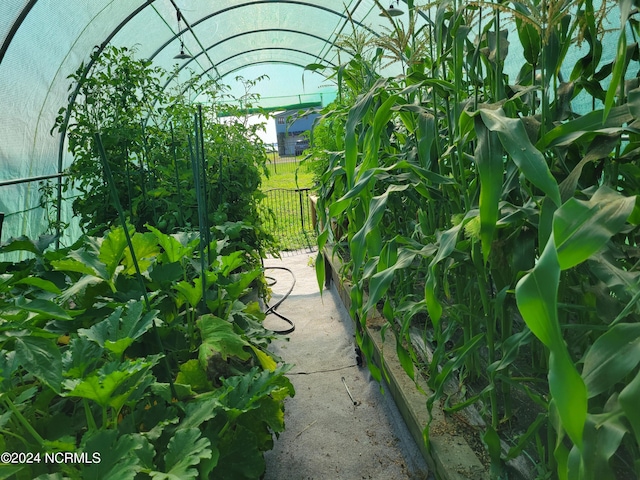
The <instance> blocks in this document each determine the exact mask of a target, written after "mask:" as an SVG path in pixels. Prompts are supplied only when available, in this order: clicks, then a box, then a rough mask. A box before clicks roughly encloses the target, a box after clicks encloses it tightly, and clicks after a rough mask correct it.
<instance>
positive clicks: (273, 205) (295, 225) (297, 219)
mask: <svg viewBox="0 0 640 480" xmlns="http://www.w3.org/2000/svg"><path fill="white" fill-rule="evenodd" d="M310 192H311V189H310V188H297V189H286V188H273V189H270V190H267V191H265V192H264V193H265V195H266V197H267V198H266V199H265V204H266V206H267V207H268V208H269V209H270V210H271V212H273V215H269V216H268V218H266V219H265V222H266V225H267V229H268V230H269V231H270V232H271V233H272V234H273V236H274V237H276V239H277V240H278V242H279V243H280V246H281V249H282V250H283V251H289V250H299V249H302V248H309V249H311V248H313V247H314V246H315V244H316V233H315V225H314V222H315V220H313V219H314V218H315V217H314V216H313V213H312V209H313V206H312V204H311V199H310V198H309V196H310Z"/></svg>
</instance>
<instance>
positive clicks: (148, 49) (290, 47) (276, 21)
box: [0, 0, 611, 239]
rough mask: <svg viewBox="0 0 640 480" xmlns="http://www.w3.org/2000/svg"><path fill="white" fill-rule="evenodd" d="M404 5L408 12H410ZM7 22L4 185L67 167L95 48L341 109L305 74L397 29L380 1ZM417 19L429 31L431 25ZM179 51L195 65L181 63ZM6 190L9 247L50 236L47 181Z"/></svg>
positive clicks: (94, 6) (18, 12)
mask: <svg viewBox="0 0 640 480" xmlns="http://www.w3.org/2000/svg"><path fill="white" fill-rule="evenodd" d="M392 3H395V2H392ZM425 4H426V2H425ZM385 6H386V2H385ZM398 6H399V7H400V8H405V9H406V2H404V1H403V2H398ZM178 10H179V11H180V12H181V18H180V21H178V16H177V11H178ZM0 13H1V15H0V53H1V54H2V58H0V107H1V110H0V140H1V141H0V182H7V181H11V180H15V179H24V178H30V177H33V176H39V175H49V174H55V173H58V172H61V171H64V169H65V168H67V167H68V166H69V164H70V162H71V161H72V159H71V157H70V155H69V154H68V153H67V152H66V148H64V145H63V146H62V148H61V139H60V136H59V135H58V134H55V133H54V134H53V135H52V134H51V133H50V131H51V129H52V127H53V125H54V120H55V118H56V115H58V111H59V109H60V108H61V107H64V106H65V105H66V104H67V102H68V96H69V94H70V92H69V90H68V88H69V85H70V80H69V79H68V76H69V75H70V74H71V73H73V72H74V71H76V70H77V69H78V67H79V66H80V65H81V64H82V63H83V62H85V63H86V62H88V61H89V60H90V58H91V54H92V52H94V51H96V48H98V49H99V48H102V47H104V46H106V45H108V44H111V45H115V46H127V47H133V48H135V49H136V51H137V55H138V56H139V57H140V58H151V59H152V60H153V63H154V64H155V65H158V66H160V67H163V68H164V69H166V70H172V69H173V68H174V66H176V65H178V66H179V67H184V68H182V70H180V74H179V75H178V76H177V77H176V81H181V80H184V79H186V78H188V77H189V76H191V75H205V76H208V77H210V78H213V79H218V78H221V79H222V81H223V82H224V83H228V84H231V85H234V78H235V77H236V76H237V75H240V76H245V77H246V78H255V77H257V76H259V75H267V76H268V79H267V80H266V81H265V82H264V83H262V84H260V85H259V89H258V91H257V92H256V93H259V94H260V95H262V96H263V97H265V98H268V99H270V100H268V101H266V102H265V103H266V105H265V106H266V107H268V108H275V107H277V106H278V103H280V104H281V105H287V106H288V105H290V104H291V103H296V101H298V100H296V97H298V98H302V97H301V96H307V98H311V97H313V98H314V99H313V100H312V101H314V102H317V101H318V98H319V101H320V102H321V103H325V102H327V101H330V100H332V99H333V98H334V97H335V91H336V87H335V85H333V84H327V83H326V82H325V80H324V78H322V76H321V75H318V74H312V73H309V72H307V73H304V69H303V67H304V66H305V65H308V64H311V63H322V64H325V65H329V66H331V65H337V64H339V63H344V62H345V61H346V60H348V59H349V57H350V52H349V51H348V50H339V49H337V48H336V47H337V46H339V44H340V42H339V39H340V37H341V36H343V35H348V34H350V33H351V32H352V31H353V30H354V29H359V30H360V31H361V32H365V33H367V34H368V35H370V36H374V37H375V36H380V35H384V34H385V33H387V32H388V31H389V27H390V23H389V19H388V18H384V17H380V16H379V14H380V4H376V2H375V1H373V0H351V1H346V2H344V1H342V0H329V1H312V0H304V1H298V0H284V1H275V0H253V1H240V0H217V1H215V2H210V1H206V2H205V1H188V0H68V1H64V2H61V1H60V0H30V1H18V0H4V1H3V2H2V4H1V5H0ZM405 15H406V14H405ZM420 15H424V12H422V13H421V14H420ZM402 18H403V17H400V21H402ZM417 18H418V22H417V25H416V30H419V29H420V28H422V27H424V25H426V20H425V19H424V18H422V17H420V16H419V15H418V17H417ZM181 48H183V49H184V52H185V53H186V54H188V55H190V58H185V59H177V58H175V56H176V54H178V53H179V52H180V50H181ZM609 56H611V55H609ZM512 74H514V75H515V73H512ZM291 100H293V102H292V101H291ZM53 182H54V183H55V180H53ZM0 188H1V190H0V212H5V213H6V214H7V218H6V220H5V225H4V231H3V233H2V237H3V239H6V238H8V237H9V236H18V235H30V236H37V235H38V234H40V233H42V232H43V231H44V230H45V229H46V225H47V222H46V214H45V212H43V211H42V210H41V209H38V208H37V206H38V204H39V199H40V192H39V185H38V183H36V182H28V183H22V184H19V185H11V186H6V185H3V186H2V187H0ZM65 208H66V210H65V211H64V212H63V215H64V216H66V217H67V218H65V219H63V220H65V221H67V222H70V221H72V219H71V217H70V215H71V212H70V210H69V207H68V206H66V207H65Z"/></svg>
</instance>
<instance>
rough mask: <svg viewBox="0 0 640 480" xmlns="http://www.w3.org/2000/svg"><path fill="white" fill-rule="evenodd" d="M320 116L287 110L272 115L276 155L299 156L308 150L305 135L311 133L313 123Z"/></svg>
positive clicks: (312, 112) (315, 112)
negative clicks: (276, 148)
mask: <svg viewBox="0 0 640 480" xmlns="http://www.w3.org/2000/svg"><path fill="white" fill-rule="evenodd" d="M319 115H320V114H319V113H318V112H317V111H313V110H312V111H309V110H307V111H306V112H305V114H304V115H300V111H299V110H287V111H284V112H281V113H277V114H275V115H274V119H275V122H276V137H277V142H278V154H279V155H280V156H292V155H301V154H302V152H304V151H305V150H306V149H307V148H309V138H308V136H307V135H305V133H306V132H309V131H311V129H312V128H313V122H314V121H315V119H316V118H317V117H318V116H319Z"/></svg>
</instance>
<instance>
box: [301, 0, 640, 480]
mask: <svg viewBox="0 0 640 480" xmlns="http://www.w3.org/2000/svg"><path fill="white" fill-rule="evenodd" d="M616 6H617V5H616V4H615V3H613V2H601V3H600V4H594V2H591V1H582V0H577V1H572V2H570V1H557V2H556V1H544V2H529V1H521V2H508V3H503V2H484V1H481V2H464V3H463V2H456V1H448V2H435V3H433V4H428V5H423V6H418V5H417V2H412V1H409V2H408V7H409V19H408V21H406V22H407V23H406V25H405V24H403V23H402V22H401V21H399V20H393V19H389V20H390V21H391V22H392V24H391V26H390V29H389V32H390V33H389V36H388V38H383V39H382V40H380V39H378V40H377V41H376V42H377V43H376V45H377V47H378V48H379V49H378V50H376V51H375V53H373V54H371V55H370V56H369V57H366V56H363V55H359V56H358V55H356V56H355V57H354V59H353V60H351V61H350V62H349V63H348V64H345V65H343V66H341V67H339V68H337V69H336V70H335V73H334V74H333V75H334V77H333V78H335V79H336V81H338V82H340V83H341V85H342V86H343V87H342V88H343V89H344V90H348V93H347V94H345V95H343V101H342V103H337V104H336V105H334V106H332V107H331V109H330V110H328V111H327V112H326V114H325V117H324V119H323V121H324V122H327V124H330V125H331V128H336V127H338V128H340V129H341V135H339V136H340V137H341V138H342V139H343V143H342V142H339V145H338V151H335V150H334V151H333V152H332V153H327V156H326V157H325V161H326V162H327V166H326V168H325V171H324V174H323V175H322V176H321V185H320V188H319V193H320V201H319V215H320V217H321V220H322V224H323V225H324V227H325V228H324V231H322V232H321V233H320V235H319V245H320V247H321V250H322V247H324V246H325V244H326V243H327V242H329V241H333V242H335V243H337V244H340V243H342V248H344V249H345V250H346V252H347V260H348V262H347V267H346V269H347V272H346V273H347V274H348V275H349V276H350V277H351V280H352V282H353V284H354V288H353V290H352V294H351V296H352V298H351V299H352V302H353V303H352V312H351V313H352V315H353V316H354V317H355V318H357V319H358V321H359V322H360V325H361V328H360V329H359V332H358V341H359V342H360V344H361V347H362V350H363V352H364V353H365V354H366V355H368V356H371V355H372V353H373V350H372V349H373V347H372V345H371V344H370V343H369V340H368V339H367V336H366V335H363V334H362V333H363V331H364V327H365V325H366V319H367V315H368V314H369V313H370V311H371V310H372V309H374V308H378V309H380V310H381V312H382V313H383V315H384V316H385V317H386V319H387V320H388V325H387V326H386V327H385V329H386V330H391V331H392V332H393V334H394V336H395V339H396V347H397V348H396V350H397V353H398V356H399V358H400V360H401V362H402V364H403V366H404V368H405V370H406V371H407V373H408V374H409V375H410V376H412V377H413V376H415V375H417V374H418V373H421V374H423V375H425V377H426V378H427V380H428V384H429V386H430V387H431V389H432V394H431V395H430V396H429V397H428V399H427V406H428V407H429V408H430V409H431V408H433V406H434V405H435V403H436V402H443V404H444V407H445V410H446V411H447V412H449V413H455V412H457V411H459V410H462V409H463V408H465V407H467V406H469V405H471V404H475V405H476V406H477V407H478V408H479V409H480V411H481V412H483V413H484V414H485V415H484V417H485V419H486V424H485V426H484V427H483V428H481V431H480V432H479V435H480V436H481V438H482V440H483V441H484V443H485V446H486V448H487V451H488V454H489V457H490V458H491V466H490V467H491V472H492V475H494V476H495V477H499V476H503V475H505V474H507V473H506V472H507V470H506V469H508V461H509V460H511V459H512V458H514V457H515V456H518V455H520V454H522V453H523V452H526V454H527V455H530V456H531V455H533V456H536V458H537V459H536V460H535V462H534V463H535V468H538V469H539V471H538V473H539V474H540V475H550V474H552V472H553V473H554V474H556V475H557V476H558V477H559V478H584V479H588V478H616V475H618V478H625V475H626V476H633V475H638V474H639V473H640V470H639V468H640V465H639V464H638V460H637V459H638V458H640V450H639V445H640V443H639V442H638V440H639V439H640V436H639V433H640V424H639V423H638V420H637V414H636V413H635V411H634V410H633V408H632V405H634V404H637V403H638V401H640V391H639V390H638V385H639V384H638V378H639V377H638V375H639V374H640V372H639V370H638V364H639V363H640V357H639V356H638V353H637V347H636V345H637V344H638V343H637V342H638V338H639V337H638V332H637V328H636V324H637V314H638V308H637V300H638V298H639V297H638V295H639V294H638V293H637V292H638V272H637V254H636V241H635V238H636V232H637V228H636V225H637V223H638V209H637V208H636V195H637V192H638V189H637V187H638V184H637V180H636V179H637V178H638V176H637V175H638V174H637V169H636V167H635V166H634V161H635V160H636V158H637V133H636V130H635V127H634V122H636V121H637V118H638V114H637V112H638V111H639V110H638V109H637V107H636V104H637V101H638V92H640V90H638V83H637V79H630V78H629V73H632V72H633V71H634V70H632V69H631V65H634V66H635V64H636V63H637V54H636V52H637V49H638V45H637V43H636V42H635V34H636V33H637V31H636V30H637V29H636V27H637V23H636V22H635V20H633V17H632V15H634V14H635V13H634V12H633V11H632V10H631V2H626V1H623V2H620V4H619V8H620V10H619V12H620V17H621V18H620V23H619V29H618V30H617V31H615V32H614V31H611V32H608V33H607V32H605V27H604V25H605V23H606V20H607V19H609V20H610V19H611V16H612V15H614V13H612V12H614V7H616ZM417 15H421V16H422V19H426V23H424V26H423V27H422V28H421V29H418V28H417V27H416V25H418V22H417V20H418V18H417ZM630 35H632V36H633V40H632V41H631V42H629V40H628V39H629V36H630ZM612 38H614V39H617V44H618V46H617V51H616V53H617V55H616V57H615V58H614V59H613V60H612V61H611V62H610V63H604V62H603V60H602V59H603V45H604V44H605V40H607V41H611V39H612ZM385 42H386V44H385ZM514 42H519V43H520V46H521V47H522V57H520V58H519V57H515V58H516V59H517V61H519V62H521V67H520V68H519V70H516V71H517V74H516V77H515V78H509V76H508V75H507V73H506V72H507V71H508V68H507V67H508V66H509V61H510V58H512V57H514V55H513V54H512V53H511V46H512V44H513V43H514ZM354 43H355V41H354ZM399 46H401V47H402V48H399ZM572 49H576V50H575V51H576V52H577V53H578V55H579V56H578V57H577V60H576V61H575V64H573V65H572V64H570V60H568V59H569V58H571V57H570V55H569V53H570V50H572ZM571 53H573V52H571ZM389 56H392V57H394V58H395V59H396V60H397V61H399V62H402V63H403V72H404V74H403V75H402V76H399V77H391V78H387V77H383V76H381V75H380V74H379V73H378V67H379V65H380V60H381V58H385V57H389ZM312 68H316V67H312ZM567 72H570V73H569V74H567ZM585 99H586V100H587V102H586V103H590V105H591V109H592V111H590V112H588V113H584V112H582V113H580V112H578V111H575V110H574V108H573V106H574V104H575V103H576V102H578V101H581V102H585ZM316 148H318V147H316ZM334 148H335V147H334ZM316 266H317V273H318V278H319V280H320V283H321V284H322V280H323V277H324V271H323V262H321V261H317V262H316ZM416 333H418V334H420V335H421V336H422V337H423V341H424V343H426V344H427V345H429V346H430V350H431V354H430V355H427V356H426V357H425V356H423V354H422V352H420V351H418V350H417V349H416V348H414V346H413V344H412V341H411V338H412V336H414V335H415V334H416ZM371 368H372V371H373V373H374V374H375V375H376V376H377V377H378V378H380V377H381V376H382V375H384V370H379V368H378V367H377V366H376V365H375V364H374V365H371ZM452 382H453V384H454V385H459V388H458V389H457V391H456V392H451V388H449V387H450V385H451V383H452ZM523 399H527V400H528V403H527V405H528V406H527V407H526V408H527V409H529V410H530V411H531V424H530V425H524V426H521V427H517V425H516V423H515V422H516V413H515V411H514V409H521V408H522V407H521V406H520V405H519V404H520V403H521V402H522V400H523ZM516 400H517V403H516ZM509 425H512V426H513V428H511V430H514V431H512V432H511V434H512V436H511V437H510V438H507V439H506V443H505V442H504V441H502V442H501V440H500V435H502V434H505V433H507V432H506V431H507V430H509V428H507V427H508V426H509ZM518 428H519V429H518ZM429 434H430V432H429V430H428V428H427V430H426V431H425V437H426V439H427V441H428V439H429ZM620 475H621V476H620Z"/></svg>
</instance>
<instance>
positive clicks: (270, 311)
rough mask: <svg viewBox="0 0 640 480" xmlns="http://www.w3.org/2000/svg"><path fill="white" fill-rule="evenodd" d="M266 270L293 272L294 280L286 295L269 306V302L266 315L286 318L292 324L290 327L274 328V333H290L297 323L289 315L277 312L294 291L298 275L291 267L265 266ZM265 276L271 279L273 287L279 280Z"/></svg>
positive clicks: (270, 284)
mask: <svg viewBox="0 0 640 480" xmlns="http://www.w3.org/2000/svg"><path fill="white" fill-rule="evenodd" d="M264 270H265V271H266V270H285V271H287V272H289V273H290V274H291V278H292V280H293V282H292V283H291V287H290V288H289V290H288V291H287V293H285V294H284V297H282V298H281V299H280V300H278V301H277V302H276V303H275V304H273V305H271V306H269V305H268V304H267V305H266V307H267V309H266V310H265V312H264V313H265V315H271V314H273V315H275V316H276V317H278V318H280V319H282V320H284V321H285V322H287V323H288V324H289V325H290V328H287V329H286V330H272V332H273V333H277V334H278V335H288V334H290V333H292V332H293V331H294V330H295V329H296V326H295V324H294V323H293V322H292V321H291V320H290V319H288V318H287V317H285V316H284V315H282V314H281V313H278V312H277V308H278V307H279V306H280V305H282V302H284V301H285V300H286V299H287V297H288V296H289V295H290V294H291V292H292V291H293V287H295V285H296V276H295V275H294V274H293V272H292V271H291V269H289V268H287V267H264ZM265 278H266V279H267V280H268V281H269V280H270V281H271V283H269V284H268V285H269V286H270V287H272V286H273V285H275V284H276V282H277V280H276V279H275V278H273V277H268V276H266V275H265Z"/></svg>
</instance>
